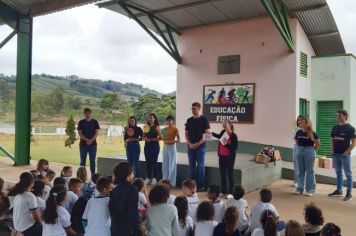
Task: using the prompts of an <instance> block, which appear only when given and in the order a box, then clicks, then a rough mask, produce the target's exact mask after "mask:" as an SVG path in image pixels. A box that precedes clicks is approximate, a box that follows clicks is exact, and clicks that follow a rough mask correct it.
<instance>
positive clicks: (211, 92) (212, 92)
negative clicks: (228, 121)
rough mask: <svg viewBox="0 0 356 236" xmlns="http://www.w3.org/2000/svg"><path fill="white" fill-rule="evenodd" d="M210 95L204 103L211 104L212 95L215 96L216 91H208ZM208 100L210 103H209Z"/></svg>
mask: <svg viewBox="0 0 356 236" xmlns="http://www.w3.org/2000/svg"><path fill="white" fill-rule="evenodd" d="M209 91H210V93H209V95H208V97H207V98H206V99H205V103H213V100H214V94H216V90H213V89H209ZM209 100H210V102H209Z"/></svg>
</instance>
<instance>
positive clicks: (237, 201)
mask: <svg viewBox="0 0 356 236" xmlns="http://www.w3.org/2000/svg"><path fill="white" fill-rule="evenodd" d="M232 195H233V197H229V198H228V199H227V202H226V208H228V207H232V206H234V207H236V209H237V211H238V213H239V230H240V231H241V233H244V232H245V231H246V230H247V229H248V227H249V220H250V219H249V216H248V215H247V212H246V211H247V208H248V203H247V201H246V200H245V199H243V196H244V195H245V189H244V188H243V187H242V186H241V185H239V184H236V185H235V186H234V189H233V192H232Z"/></svg>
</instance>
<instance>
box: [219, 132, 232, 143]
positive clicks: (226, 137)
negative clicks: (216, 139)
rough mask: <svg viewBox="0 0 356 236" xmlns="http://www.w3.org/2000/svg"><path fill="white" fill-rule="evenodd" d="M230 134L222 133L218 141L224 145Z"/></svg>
mask: <svg viewBox="0 0 356 236" xmlns="http://www.w3.org/2000/svg"><path fill="white" fill-rule="evenodd" d="M229 138H230V136H229V135H228V133H226V132H225V133H224V134H223V135H222V136H221V138H220V143H221V144H222V145H226V144H227V140H229Z"/></svg>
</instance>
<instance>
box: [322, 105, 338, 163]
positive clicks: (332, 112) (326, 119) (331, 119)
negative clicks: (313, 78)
mask: <svg viewBox="0 0 356 236" xmlns="http://www.w3.org/2000/svg"><path fill="white" fill-rule="evenodd" d="M342 107H343V104H342V101H322V102H318V106H317V119H316V132H317V133H318V135H319V139H320V142H321V145H320V148H319V150H318V155H323V156H327V157H330V156H331V138H330V133H331V129H332V127H333V126H334V125H335V124H336V123H337V119H336V112H337V111H338V110H341V109H342Z"/></svg>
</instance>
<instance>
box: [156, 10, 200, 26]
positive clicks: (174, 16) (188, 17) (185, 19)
mask: <svg viewBox="0 0 356 236" xmlns="http://www.w3.org/2000/svg"><path fill="white" fill-rule="evenodd" d="M158 16H159V17H161V18H162V19H166V20H167V22H172V24H171V25H172V26H173V27H175V28H176V29H182V28H188V27H193V26H198V25H202V22H201V21H199V19H197V18H196V17H194V16H193V15H192V14H190V13H189V12H187V11H185V10H175V11H170V12H164V13H160V14H158Z"/></svg>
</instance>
